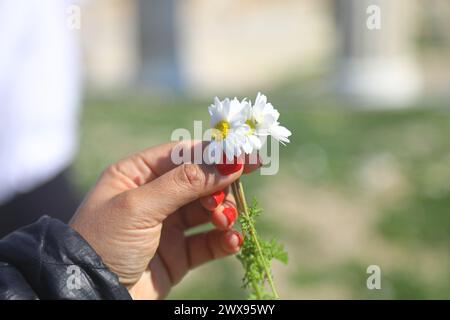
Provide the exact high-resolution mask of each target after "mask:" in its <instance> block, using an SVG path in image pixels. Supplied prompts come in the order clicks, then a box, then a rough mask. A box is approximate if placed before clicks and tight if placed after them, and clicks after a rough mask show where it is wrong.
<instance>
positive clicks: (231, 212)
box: [222, 207, 237, 227]
mask: <svg viewBox="0 0 450 320" xmlns="http://www.w3.org/2000/svg"><path fill="white" fill-rule="evenodd" d="M222 212H223V214H224V215H225V217H227V221H228V227H231V225H232V224H233V223H234V221H235V220H236V216H237V214H236V209H235V208H233V207H227V208H224V209H223V211H222Z"/></svg>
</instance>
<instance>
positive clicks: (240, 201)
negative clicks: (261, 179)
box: [231, 179, 280, 299]
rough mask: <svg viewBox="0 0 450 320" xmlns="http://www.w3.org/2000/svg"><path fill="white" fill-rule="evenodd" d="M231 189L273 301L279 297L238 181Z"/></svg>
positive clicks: (257, 291)
mask: <svg viewBox="0 0 450 320" xmlns="http://www.w3.org/2000/svg"><path fill="white" fill-rule="evenodd" d="M231 187H232V190H233V194H234V197H235V198H236V203H237V205H238V210H239V211H240V212H241V214H242V216H243V217H244V218H245V219H246V221H247V223H248V225H249V233H250V236H251V238H252V240H253V242H254V243H255V245H256V249H257V251H258V255H259V259H260V261H261V263H262V265H263V266H264V271H265V273H266V278H267V282H268V283H269V286H270V289H271V290H272V294H273V296H274V298H275V299H279V298H280V297H279V295H278V292H277V290H276V288H275V284H274V282H273V279H272V274H271V272H270V266H269V265H268V263H267V261H266V259H265V258H264V254H263V251H262V248H261V245H260V243H259V241H258V237H257V235H256V229H255V226H254V225H253V223H252V221H251V219H250V216H249V212H248V206H247V201H246V199H245V194H244V187H243V185H242V183H241V182H240V180H239V179H238V180H236V181H235V182H233V183H232V185H231ZM253 287H254V288H257V287H258V286H257V285H256V284H253ZM255 291H256V294H257V295H259V297H261V293H260V292H259V290H255Z"/></svg>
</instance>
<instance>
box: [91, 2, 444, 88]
mask: <svg viewBox="0 0 450 320" xmlns="http://www.w3.org/2000/svg"><path fill="white" fill-rule="evenodd" d="M363 2H364V4H369V3H372V2H373V3H375V4H382V6H384V7H385V8H384V9H387V10H388V11H389V12H383V13H382V15H383V18H384V19H385V21H384V22H386V23H385V24H383V27H384V29H383V31H382V32H383V33H381V34H379V35H378V36H375V35H374V34H372V35H370V37H367V40H369V42H370V43H371V44H370V45H369V46H368V47H367V48H366V49H367V50H372V49H373V50H375V52H378V55H379V57H384V56H386V55H385V53H386V54H388V55H391V56H392V54H391V53H392V52H394V53H400V54H399V55H398V57H397V61H406V60H405V59H406V58H404V57H407V58H408V59H410V58H411V60H413V59H412V57H416V59H415V60H414V62H413V65H414V68H416V67H417V69H418V70H420V72H422V73H423V74H422V75H421V77H422V78H423V79H424V80H425V88H426V89H427V90H428V92H434V91H436V90H441V91H443V90H444V92H448V90H446V89H447V88H448V85H449V84H450V76H449V73H448V72H445V69H444V70H443V68H442V66H445V65H448V64H449V63H448V61H450V59H449V57H450V55H449V50H448V47H449V43H450V39H449V36H448V35H449V33H448V31H447V30H448V28H449V23H450V22H449V21H450V19H449V17H450V16H449V15H450V9H449V7H450V3H449V2H448V1H447V0H430V1H427V2H425V1H418V0H406V1H405V0H401V1H400V0H395V1H394V2H396V3H397V2H399V4H393V2H392V1H390V0H389V1H388V0H373V1H369V0H364V1H363ZM339 3H341V4H342V3H354V4H355V5H357V3H358V1H357V0H356V1H355V0H316V1H310V0H284V1H276V0H258V1H256V0H245V1H238V0H215V1H208V0H185V1H178V0H170V1H165V0H151V1H145V0H95V1H86V3H85V6H84V8H83V10H82V13H83V18H82V21H83V22H82V35H83V39H84V53H85V54H84V56H85V62H86V63H85V65H86V74H87V83H88V86H89V88H90V89H92V90H98V89H101V90H111V89H113V90H116V89H127V88H130V87H136V86H137V87H143V88H144V89H145V90H150V89H152V88H162V89H164V88H166V89H169V90H177V91H180V90H181V91H185V92H189V93H193V94H203V95H211V94H221V93H224V92H233V93H236V94H238V93H239V92H240V91H244V90H267V89H270V88H272V87H276V86H277V85H279V84H280V83H282V82H283V81H284V80H285V79H287V78H290V77H294V78H298V77H302V76H306V75H309V74H316V73H322V74H323V73H324V72H328V71H330V70H332V69H333V68H330V67H332V66H333V64H334V65H335V66H337V67H338V68H339V63H341V64H342V62H343V61H344V63H347V62H348V60H345V59H340V60H339V59H337V58H338V57H339V56H340V53H342V52H344V53H345V52H351V51H352V50H354V51H355V50H356V51H358V50H359V49H361V48H359V49H358V48H356V49H355V48H352V47H351V46H350V45H348V44H349V43H352V41H349V39H350V38H349V37H352V36H353V37H356V39H358V38H361V37H366V36H367V35H365V33H364V32H363V33H359V34H358V33H354V32H353V33H352V31H351V30H352V29H354V28H357V26H355V25H358V23H359V22H361V23H364V19H365V18H366V13H365V10H363V9H365V8H362V9H361V10H359V11H358V10H347V9H345V6H344V7H341V14H339ZM347 7H348V5H347ZM350 7H351V6H350ZM405 8H406V10H404V9H405ZM353 9H354V8H353ZM384 9H383V10H384ZM342 10H343V12H344V13H345V14H342ZM360 11H362V12H360ZM411 11H413V12H411ZM410 13H411V14H410ZM336 14H337V15H338V19H339V16H340V19H341V24H339V23H338V24H336V23H335V22H336V21H335V18H336ZM405 17H407V19H408V20H405V19H406V18H405ZM352 21H353V22H352ZM358 21H359V22H358ZM340 25H341V27H340ZM342 26H344V27H342ZM354 26H355V27H354ZM343 32H344V33H348V34H347V35H346V36H347V40H346V39H345V37H342V33H343ZM372 38H373V39H372ZM370 39H372V40H374V41H371V40H370ZM343 45H344V46H347V47H346V48H342V46H343ZM376 46H378V47H377V48H376ZM399 48H400V49H399ZM433 48H434V49H433ZM363 49H364V48H363ZM391 61H393V60H392V59H391ZM369 64H370V63H369ZM340 67H342V65H341V66H340ZM385 69H386V70H387V72H389V70H391V68H389V67H386V68H385ZM341 71H342V68H341ZM347 71H348V70H347ZM391 71H392V70H391ZM394 73H395V75H396V74H397V72H394ZM343 74H344V77H347V78H349V77H350V76H349V74H350V75H351V72H350V73H349V72H347V74H346V73H345V72H344V73H343ZM405 74H407V73H405ZM385 77H386V79H389V78H391V77H392V76H389V74H387V75H386V76H385ZM380 78H383V77H382V76H381V77H380ZM404 78H407V76H406V77H404ZM353 82H354V83H358V82H359V80H357V81H353ZM400 82H401V81H400ZM399 86H401V85H400V84H399ZM378 91H381V90H378ZM385 91H386V92H388V91H387V90H385Z"/></svg>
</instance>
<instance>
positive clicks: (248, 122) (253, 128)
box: [245, 119, 256, 135]
mask: <svg viewBox="0 0 450 320" xmlns="http://www.w3.org/2000/svg"><path fill="white" fill-rule="evenodd" d="M245 123H246V124H247V125H248V126H249V127H250V131H249V132H248V135H252V134H253V132H254V131H255V127H256V123H255V121H254V120H250V119H249V120H247V121H245Z"/></svg>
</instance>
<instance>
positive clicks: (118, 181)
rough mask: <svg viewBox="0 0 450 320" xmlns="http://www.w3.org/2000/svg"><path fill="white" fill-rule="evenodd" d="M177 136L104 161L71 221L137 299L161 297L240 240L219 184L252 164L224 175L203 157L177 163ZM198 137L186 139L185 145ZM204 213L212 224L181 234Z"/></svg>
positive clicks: (225, 184)
mask: <svg viewBox="0 0 450 320" xmlns="http://www.w3.org/2000/svg"><path fill="white" fill-rule="evenodd" d="M178 143H179V142H174V143H168V144H164V145H160V146H157V147H154V148H150V149H147V150H145V151H143V152H140V153H137V154H135V155H132V156H130V157H128V158H126V159H124V160H121V161H119V162H117V163H115V164H112V165H110V166H109V167H108V168H107V169H106V170H105V171H104V172H103V174H102V175H101V177H100V178H99V180H98V181H97V183H96V185H95V186H94V188H93V189H92V190H91V191H90V192H89V194H88V195H87V197H86V199H85V200H84V202H83V204H82V205H81V206H80V208H79V209H78V211H77V213H76V214H75V216H74V217H73V219H72V221H71V223H70V225H71V227H72V228H73V229H75V230H76V231H78V233H80V234H81V235H82V236H83V237H84V238H85V239H86V240H87V241H88V242H89V244H90V245H91V246H92V247H93V248H94V249H95V250H96V252H97V253H98V254H99V255H100V256H101V257H102V259H103V262H104V263H105V264H106V265H107V266H108V267H109V268H110V270H111V271H113V272H115V273H116V274H117V276H118V277H119V280H120V282H121V283H122V284H124V285H126V286H127V288H128V289H129V292H130V294H131V296H132V297H133V298H135V299H158V298H164V297H165V296H166V295H167V294H168V292H169V291H170V288H171V287H172V286H173V285H175V284H176V283H178V282H179V281H180V280H181V279H182V278H183V276H184V275H185V274H186V273H187V272H188V271H189V270H190V269H192V268H195V267H197V266H199V265H201V264H203V263H205V262H208V261H211V260H214V259H217V258H221V257H225V256H227V255H230V254H234V253H236V252H237V251H239V248H240V245H241V244H242V236H241V234H239V232H237V231H234V230H231V229H230V228H231V226H232V225H233V222H234V221H235V220H236V217H237V211H236V209H235V202H234V199H233V197H232V195H231V194H229V193H227V192H226V191H225V193H222V192H221V191H224V190H226V189H227V187H228V186H229V185H230V184H231V183H232V182H233V181H234V180H236V179H237V178H238V177H239V176H240V175H241V174H242V172H243V170H245V171H246V172H247V171H251V170H253V169H255V168H256V167H257V165H253V166H245V168H244V169H243V168H242V166H241V167H237V168H236V169H238V171H236V172H234V173H231V174H229V175H221V174H220V173H219V172H218V171H217V170H216V169H215V167H214V166H208V165H206V164H205V165H196V164H182V165H179V166H177V165H174V164H173V162H172V160H171V152H172V149H173V148H174V147H175V146H176V145H177V144H178ZM184 143H186V142H184ZM196 143H201V142H188V144H189V145H188V147H189V149H190V150H193V147H194V145H195V144H196ZM209 221H212V222H213V224H214V225H215V226H216V229H214V230H211V231H207V232H202V233H198V234H195V235H190V236H186V235H185V231H186V230H188V229H190V228H193V227H195V226H198V225H201V224H205V223H208V222H209Z"/></svg>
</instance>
